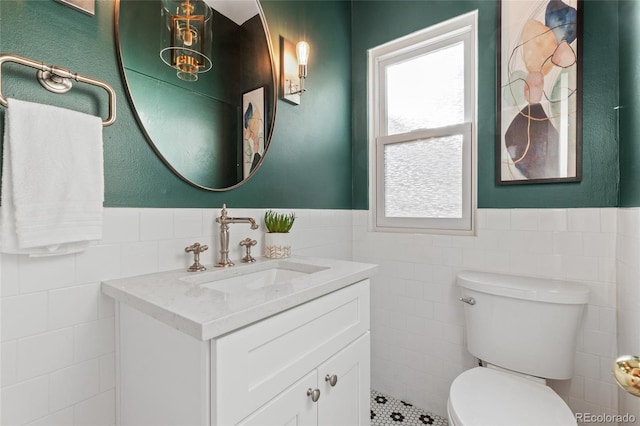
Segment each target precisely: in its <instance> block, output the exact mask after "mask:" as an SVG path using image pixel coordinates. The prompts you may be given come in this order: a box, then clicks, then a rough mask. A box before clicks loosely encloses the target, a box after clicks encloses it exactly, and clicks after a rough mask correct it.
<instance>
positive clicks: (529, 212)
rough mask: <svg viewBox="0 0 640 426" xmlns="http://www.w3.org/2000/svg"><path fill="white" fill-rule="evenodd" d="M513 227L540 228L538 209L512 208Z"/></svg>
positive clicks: (531, 229) (517, 228) (528, 229)
mask: <svg viewBox="0 0 640 426" xmlns="http://www.w3.org/2000/svg"><path fill="white" fill-rule="evenodd" d="M511 229H514V230H521V231H536V230H537V229H538V211H537V210H536V209H515V210H511Z"/></svg>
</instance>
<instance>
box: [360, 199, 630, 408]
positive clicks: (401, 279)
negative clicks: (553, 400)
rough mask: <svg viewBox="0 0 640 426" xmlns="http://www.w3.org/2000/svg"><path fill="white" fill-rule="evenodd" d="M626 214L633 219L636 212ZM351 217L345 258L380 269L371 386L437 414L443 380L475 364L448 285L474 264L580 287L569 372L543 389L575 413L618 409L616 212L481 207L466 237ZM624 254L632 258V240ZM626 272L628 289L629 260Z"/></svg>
mask: <svg viewBox="0 0 640 426" xmlns="http://www.w3.org/2000/svg"><path fill="white" fill-rule="evenodd" d="M632 216H634V217H635V218H636V219H635V220H636V222H637V223H640V210H633V213H632ZM353 223H354V241H353V260H356V261H367V262H373V263H378V264H379V265H380V270H379V273H378V274H377V275H376V276H374V277H373V279H372V282H371V284H372V285H371V289H372V302H371V303H372V310H371V312H372V317H371V321H372V324H371V335H372V364H371V370H372V381H371V384H372V387H373V388H374V389H376V390H378V391H380V392H382V393H385V394H388V395H392V396H394V397H396V398H399V399H402V400H405V401H409V402H411V403H413V404H415V405H417V406H419V407H422V408H424V409H426V410H427V411H430V412H432V413H435V414H437V415H441V416H444V415H446V401H447V396H448V390H449V386H450V384H451V382H452V380H453V379H454V378H455V377H456V376H457V375H458V374H460V373H461V372H462V371H463V370H465V369H467V368H470V367H473V366H475V362H476V361H475V359H474V358H473V357H472V356H471V355H469V353H468V352H467V351H466V348H465V345H464V330H463V324H464V317H463V311H462V306H461V304H460V302H459V301H458V297H459V295H458V291H457V288H456V286H455V276H456V273H457V272H458V271H460V270H463V269H475V270H483V271H492V272H503V273H510V274H519V275H528V276H536V277H554V278H562V279H570V280H577V281H582V282H585V283H587V284H588V286H589V287H590V289H591V295H590V301H589V305H588V308H587V309H586V315H585V317H584V325H583V327H582V330H581V333H580V336H579V338H578V347H577V353H576V364H575V376H574V378H573V379H572V380H571V381H556V382H554V383H552V386H553V387H554V389H556V391H557V392H558V393H559V394H560V395H561V396H563V398H564V399H565V400H566V401H567V402H568V404H569V406H570V407H571V409H572V410H574V411H575V412H587V413H593V414H596V413H597V414H602V413H607V414H613V413H617V412H618V389H617V385H616V384H615V382H614V380H613V378H612V375H611V366H612V364H613V360H614V359H615V357H616V354H617V349H616V240H617V238H618V235H617V223H618V209H480V210H478V216H477V225H478V226H477V236H474V237H470V236H469V237H466V236H442V235H416V234H389V233H387V234H384V233H374V232H369V231H368V230H367V212H365V211H356V212H354V222H353ZM623 232H625V233H626V232H627V231H623ZM635 232H636V233H638V228H636V230H635ZM630 237H631V236H630ZM636 238H637V235H636ZM632 256H634V257H635V259H636V264H637V263H638V260H640V258H639V257H638V256H639V254H638V249H637V246H636V253H635V254H634V255H632ZM634 274H635V275H634ZM630 275H631V277H630V279H629V282H628V284H627V286H629V287H632V288H634V289H635V291H636V295H637V292H638V290H637V289H638V284H637V283H638V281H640V279H639V278H640V273H639V272H638V269H637V266H636V270H635V271H634V272H633V273H631V274H630ZM633 278H635V283H633V284H632V283H631V281H632V279H633ZM635 300H637V298H636V299H635ZM636 303H637V302H636ZM638 312H639V311H638V310H637V309H636V310H635V311H634V313H635V321H636V322H635V323H633V324H637V323H638V318H639V316H640V313H638ZM629 320H631V319H629ZM635 332H636V333H637V329H636V331H635ZM636 342H638V340H637V338H636ZM636 346H637V344H636ZM636 349H637V348H636ZM638 414H640V413H639V412H638V409H637V408H636V415H638Z"/></svg>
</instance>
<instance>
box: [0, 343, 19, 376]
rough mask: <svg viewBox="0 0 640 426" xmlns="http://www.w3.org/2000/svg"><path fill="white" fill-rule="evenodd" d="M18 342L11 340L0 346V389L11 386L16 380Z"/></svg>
mask: <svg viewBox="0 0 640 426" xmlns="http://www.w3.org/2000/svg"><path fill="white" fill-rule="evenodd" d="M17 348H18V341H17V340H11V341H9V342H3V343H2V345H0V361H1V362H2V364H1V365H0V387H5V386H8V385H11V384H13V383H15V382H16V381H17V378H18V349H17Z"/></svg>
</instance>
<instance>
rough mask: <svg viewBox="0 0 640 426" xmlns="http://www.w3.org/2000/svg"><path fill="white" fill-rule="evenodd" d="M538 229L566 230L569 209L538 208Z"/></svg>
mask: <svg viewBox="0 0 640 426" xmlns="http://www.w3.org/2000/svg"><path fill="white" fill-rule="evenodd" d="M538 229H539V230H541V231H557V232H563V231H566V230H567V210H565V209H538Z"/></svg>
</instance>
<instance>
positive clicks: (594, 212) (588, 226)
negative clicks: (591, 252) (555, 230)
mask: <svg viewBox="0 0 640 426" xmlns="http://www.w3.org/2000/svg"><path fill="white" fill-rule="evenodd" d="M567 225H568V230H569V231H576V232H600V209H596V208H588V209H569V210H568V211H567Z"/></svg>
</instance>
